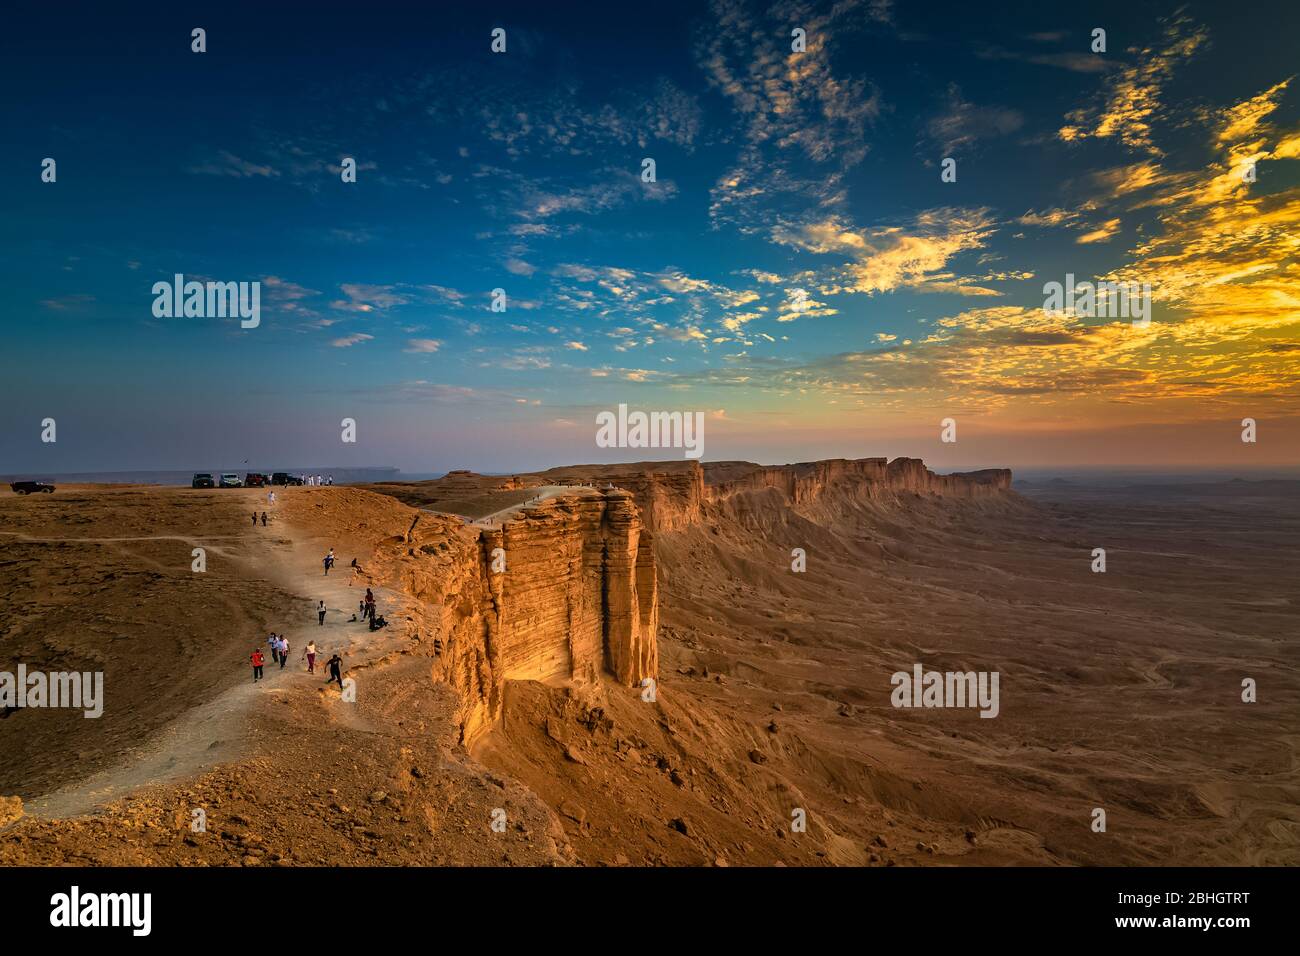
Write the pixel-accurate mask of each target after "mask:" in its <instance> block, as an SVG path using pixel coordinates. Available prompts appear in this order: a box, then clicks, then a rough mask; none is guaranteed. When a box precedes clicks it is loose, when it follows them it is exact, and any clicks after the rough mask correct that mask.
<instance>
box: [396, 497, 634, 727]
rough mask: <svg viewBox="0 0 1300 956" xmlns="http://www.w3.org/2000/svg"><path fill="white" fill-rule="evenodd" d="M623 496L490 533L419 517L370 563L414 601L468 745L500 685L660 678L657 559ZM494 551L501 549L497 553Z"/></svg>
mask: <svg viewBox="0 0 1300 956" xmlns="http://www.w3.org/2000/svg"><path fill="white" fill-rule="evenodd" d="M643 532H644V529H643V526H642V523H641V520H640V517H639V515H638V512H637V508H636V505H635V503H634V500H633V497H632V495H631V494H630V493H629V492H627V491H622V490H615V489H610V490H605V491H591V490H582V491H578V490H575V491H574V492H573V493H570V494H565V495H563V496H561V497H558V498H553V499H548V500H546V501H543V502H540V503H539V504H537V505H534V506H531V507H528V508H525V509H523V510H522V511H520V512H518V513H516V514H515V515H513V516H511V517H509V518H508V519H507V520H505V521H504V522H503V523H501V524H497V525H495V526H492V527H474V526H467V525H465V524H464V523H463V522H462V521H461V520H460V519H459V518H452V517H449V516H445V515H438V514H432V513H422V514H420V515H419V516H418V517H417V518H416V519H415V520H414V524H413V526H412V527H411V529H410V530H409V531H408V532H407V533H406V534H405V535H404V536H403V537H402V538H401V539H397V540H393V541H390V542H389V543H388V544H389V547H387V548H384V549H381V551H380V552H379V553H378V555H377V557H378V559H379V561H380V570H381V573H383V574H384V577H385V578H389V577H390V576H391V577H392V578H395V579H396V584H397V586H398V587H400V588H401V589H402V590H403V591H405V592H406V593H408V594H410V595H411V596H412V597H413V598H415V601H416V604H415V612H416V613H415V614H414V615H413V617H414V619H415V624H416V626H417V628H422V633H421V635H420V637H421V641H422V642H424V643H427V644H433V642H435V641H436V642H437V643H436V645H435V648H436V650H434V651H433V665H432V667H433V676H434V677H435V679H443V680H446V681H447V682H448V683H449V684H451V685H452V686H453V687H454V688H455V689H456V690H457V691H458V692H459V694H460V698H461V708H460V713H459V715H458V717H459V721H460V725H461V730H462V738H463V740H464V741H465V743H466V744H467V745H469V744H472V743H473V741H474V739H475V738H476V737H477V736H478V735H479V734H480V733H482V731H483V730H484V729H486V728H487V727H488V726H490V725H491V723H492V722H494V721H495V720H497V719H498V718H499V716H500V714H501V707H502V695H503V692H504V689H505V684H506V682H507V681H511V680H535V681H541V682H543V683H551V684H555V683H562V682H574V683H577V684H594V683H596V682H597V681H598V680H600V679H601V676H602V675H608V676H610V677H612V678H613V679H615V680H617V681H619V682H621V683H623V684H626V685H636V684H639V683H640V681H641V679H642V678H644V677H652V676H654V675H655V674H656V672H657V668H658V645H657V642H656V635H657V631H658V626H659V608H658V583H657V574H656V569H655V563H654V550H653V548H652V547H651V546H650V542H649V539H648V537H646V536H644V534H643ZM498 549H500V550H498Z"/></svg>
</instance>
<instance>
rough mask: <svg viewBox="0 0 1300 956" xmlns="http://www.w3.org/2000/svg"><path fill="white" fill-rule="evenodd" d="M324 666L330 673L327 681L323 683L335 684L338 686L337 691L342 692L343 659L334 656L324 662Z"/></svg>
mask: <svg viewBox="0 0 1300 956" xmlns="http://www.w3.org/2000/svg"><path fill="white" fill-rule="evenodd" d="M325 666H326V667H328V668H329V672H330V676H329V679H328V680H327V681H325V683H327V684H333V683H337V684H338V685H339V690H342V689H343V671H342V667H343V658H341V657H339V656H338V655H337V654H335V655H334V656H333V657H331V658H330V659H329V660H327V661H326V662H325Z"/></svg>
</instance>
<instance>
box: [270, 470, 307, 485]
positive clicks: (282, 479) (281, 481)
mask: <svg viewBox="0 0 1300 956" xmlns="http://www.w3.org/2000/svg"><path fill="white" fill-rule="evenodd" d="M271 484H273V485H301V484H302V479H301V478H297V477H295V476H293V475H291V474H289V473H288V472H287V471H277V472H276V473H275V474H273V475H272V476H271Z"/></svg>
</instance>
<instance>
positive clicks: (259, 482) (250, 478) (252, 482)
mask: <svg viewBox="0 0 1300 956" xmlns="http://www.w3.org/2000/svg"><path fill="white" fill-rule="evenodd" d="M270 483H271V479H270V478H268V477H267V476H266V475H264V474H262V473H261V472H260V471H250V472H249V473H248V474H246V475H245V476H244V487H245V488H261V487H262V486H263V485H269V484H270Z"/></svg>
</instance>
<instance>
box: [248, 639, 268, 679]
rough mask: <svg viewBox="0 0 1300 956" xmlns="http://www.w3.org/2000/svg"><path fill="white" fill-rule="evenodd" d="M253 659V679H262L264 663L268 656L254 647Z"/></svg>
mask: <svg viewBox="0 0 1300 956" xmlns="http://www.w3.org/2000/svg"><path fill="white" fill-rule="evenodd" d="M251 660H252V661H253V680H254V682H256V681H259V680H261V679H262V664H263V663H264V662H265V660H266V658H265V657H263V656H262V652H261V651H260V650H259V649H258V648H256V647H255V648H253V656H252V658H251Z"/></svg>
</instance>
